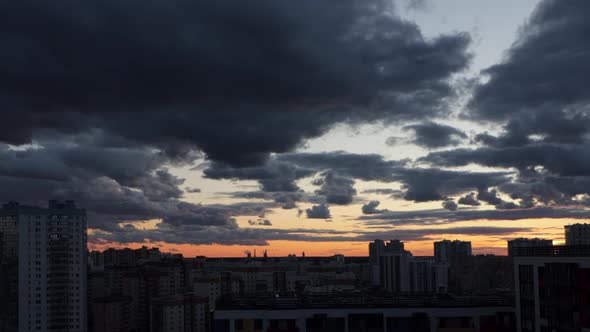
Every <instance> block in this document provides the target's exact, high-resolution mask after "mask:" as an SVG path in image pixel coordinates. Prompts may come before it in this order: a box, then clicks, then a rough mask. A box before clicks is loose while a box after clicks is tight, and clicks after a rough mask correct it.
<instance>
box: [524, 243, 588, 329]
mask: <svg viewBox="0 0 590 332" xmlns="http://www.w3.org/2000/svg"><path fill="white" fill-rule="evenodd" d="M514 266H515V269H514V278H515V286H516V287H515V289H516V316H517V326H518V331H519V332H533V331H534V332H536V331H587V330H589V329H590V246H579V245H578V246H549V247H528V248H518V249H517V250H516V251H515V253H514Z"/></svg>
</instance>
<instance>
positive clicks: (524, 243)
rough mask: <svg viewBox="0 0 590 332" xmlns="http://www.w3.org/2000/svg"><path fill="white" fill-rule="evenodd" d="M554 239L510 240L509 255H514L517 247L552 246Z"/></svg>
mask: <svg viewBox="0 0 590 332" xmlns="http://www.w3.org/2000/svg"><path fill="white" fill-rule="evenodd" d="M552 245H553V240H546V239H539V238H534V239H527V238H523V237H521V238H518V239H514V240H509V241H508V256H514V251H515V250H516V248H526V247H547V246H552Z"/></svg>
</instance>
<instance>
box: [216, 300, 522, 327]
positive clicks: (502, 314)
mask: <svg viewBox="0 0 590 332" xmlns="http://www.w3.org/2000/svg"><path fill="white" fill-rule="evenodd" d="M214 315H215V316H214V321H213V329H212V330H213V331H214V332H302V331H307V332H390V331H391V332H450V331H461V332H513V331H515V325H516V319H515V316H514V308H513V302H512V297H511V296H510V294H506V295H504V296H500V295H498V296H495V297H455V298H450V299H443V300H441V299H436V298H432V297H420V296H416V297H413V298H407V297H405V296H402V297H399V298H398V297H392V296H391V295H386V296H383V297H380V296H374V295H369V294H358V293H357V294H322V295H320V294H318V295H317V296H305V297H301V296H299V297H292V296H291V297H288V296H287V297H285V296H281V297H275V298H268V297H264V298H262V297H261V298H256V297H247V298H246V297H232V298H223V299H222V300H221V301H220V302H219V303H218V307H217V310H216V311H215V314H214Z"/></svg>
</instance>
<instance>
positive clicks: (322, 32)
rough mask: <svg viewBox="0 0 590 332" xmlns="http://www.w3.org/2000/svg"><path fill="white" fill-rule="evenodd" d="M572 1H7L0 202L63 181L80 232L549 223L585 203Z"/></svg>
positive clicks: (486, 234)
mask: <svg viewBox="0 0 590 332" xmlns="http://www.w3.org/2000/svg"><path fill="white" fill-rule="evenodd" d="M588 14H590V2H589V1H587V0H568V1H561V0H552V1H549V0H540V1H539V0H518V1H509V0H497V1H489V0H445V1H434V0H422V1H420V0H413V1H411V0H297V1H292V0H256V1H243V0H226V1H200V0H199V1H197V0H166V1H158V0H148V1H146V0H95V1H78V0H62V1H58V2H46V1H40V0H19V1H4V2H1V3H0V36H2V43H3V45H2V49H3V51H2V54H0V110H1V111H0V112H1V114H2V119H1V120H0V188H3V189H2V190H0V200H1V201H4V202H7V201H19V202H22V203H26V204H35V205H45V204H46V201H47V200H49V199H73V200H76V201H77V203H78V205H80V206H81V207H84V208H86V209H87V212H88V228H89V231H88V232H89V246H90V248H92V249H104V248H108V247H125V246H129V247H138V246H141V245H148V246H159V247H161V248H163V250H165V251H171V252H181V253H183V254H185V255H188V256H194V255H206V256H242V255H244V253H245V252H246V251H252V252H253V251H254V250H256V251H257V252H258V253H260V254H262V251H263V250H268V253H269V255H271V256H279V255H287V254H297V255H300V254H301V252H303V251H304V252H305V253H306V255H309V256H319V255H332V254H336V253H340V254H344V255H367V253H368V249H367V244H368V242H370V241H372V240H373V239H377V238H380V239H384V240H389V239H400V240H402V241H404V242H405V243H406V248H407V249H409V250H411V251H412V252H413V253H414V254H415V255H432V249H433V245H432V242H434V241H437V240H440V239H461V240H468V241H472V245H473V248H474V253H494V254H505V253H506V240H508V239H512V238H515V237H543V238H550V239H553V240H554V242H555V243H560V242H563V226H564V225H566V224H571V223H576V222H586V220H587V219H588V218H589V216H590V214H589V210H588V208H589V206H590V196H589V194H590V149H589V147H590V145H589V139H590V135H589V134H590V118H589V116H590V89H588V84H587V83H584V81H586V80H588V77H590V42H589V40H588V36H589V35H590V20H588V19H587V18H588ZM32 22H33V23H32Z"/></svg>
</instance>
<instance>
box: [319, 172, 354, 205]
mask: <svg viewBox="0 0 590 332" xmlns="http://www.w3.org/2000/svg"><path fill="white" fill-rule="evenodd" d="M318 185H321V188H320V189H319V190H317V191H316V194H318V195H321V196H324V197H326V202H327V203H329V204H338V205H346V204H350V203H352V200H353V198H354V196H356V189H354V180H352V179H350V178H347V177H343V176H339V175H336V174H334V173H333V172H326V173H325V174H323V178H321V181H320V183H318Z"/></svg>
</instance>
